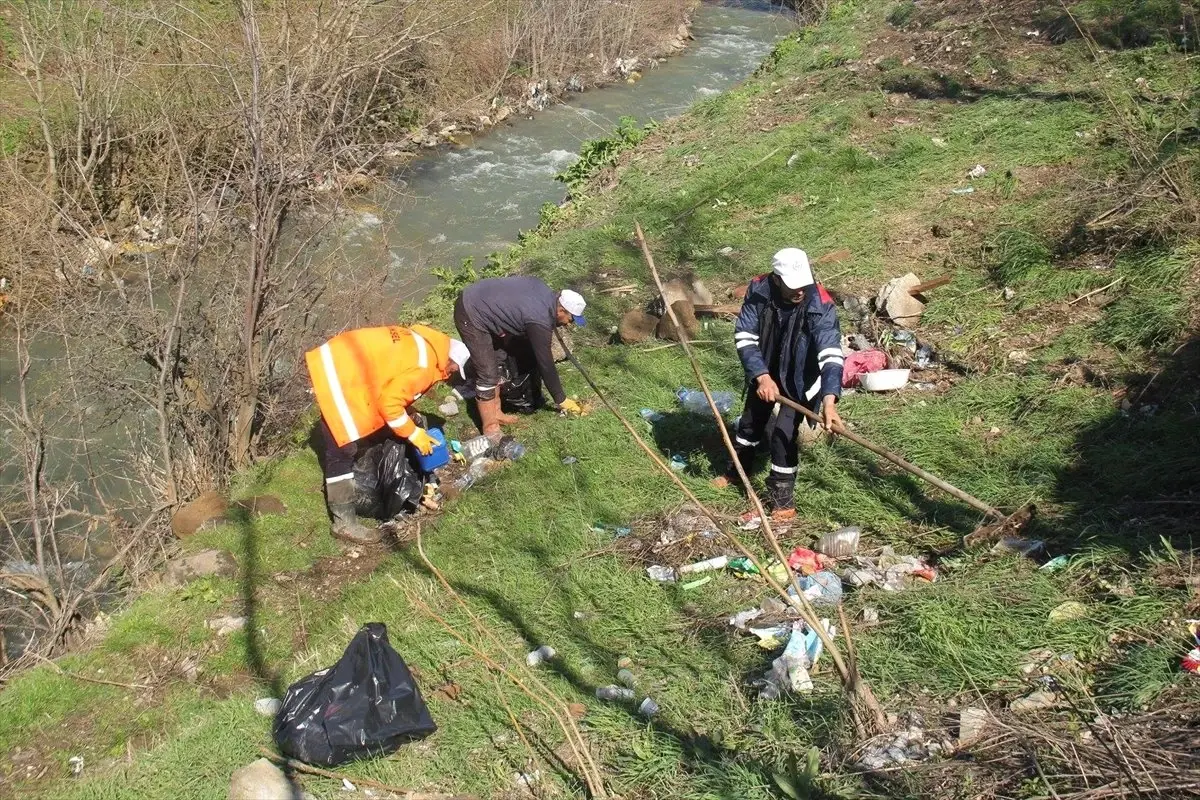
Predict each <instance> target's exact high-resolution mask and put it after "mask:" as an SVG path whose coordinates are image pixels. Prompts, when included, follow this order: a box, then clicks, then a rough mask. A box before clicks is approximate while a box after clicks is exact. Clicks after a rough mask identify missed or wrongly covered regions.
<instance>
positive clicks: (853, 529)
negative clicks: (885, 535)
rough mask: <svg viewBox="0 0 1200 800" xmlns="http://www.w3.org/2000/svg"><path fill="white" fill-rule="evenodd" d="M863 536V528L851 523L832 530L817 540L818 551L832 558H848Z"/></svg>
mask: <svg viewBox="0 0 1200 800" xmlns="http://www.w3.org/2000/svg"><path fill="white" fill-rule="evenodd" d="M861 536H862V528H860V527H858V526H857V525H849V526H847V527H845V528H838V529H837V530H836V531H830V532H829V533H827V534H825V535H824V536H822V537H821V538H820V539H818V540H817V552H819V553H823V554H825V555H827V556H830V557H831V558H848V557H849V556H852V555H854V551H855V550H857V549H858V540H859V537H861Z"/></svg>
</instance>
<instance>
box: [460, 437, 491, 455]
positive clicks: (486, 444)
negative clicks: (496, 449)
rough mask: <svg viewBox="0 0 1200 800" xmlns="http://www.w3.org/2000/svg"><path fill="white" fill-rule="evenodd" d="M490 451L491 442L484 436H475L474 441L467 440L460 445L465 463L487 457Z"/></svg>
mask: <svg viewBox="0 0 1200 800" xmlns="http://www.w3.org/2000/svg"><path fill="white" fill-rule="evenodd" d="M491 449H492V440H491V439H489V438H488V437H486V436H476V437H475V438H474V439H468V440H467V441H465V442H463V443H462V454H463V458H465V459H466V460H467V461H474V460H475V459H477V458H479V457H480V456H484V455H487V452H488V451H489V450H491Z"/></svg>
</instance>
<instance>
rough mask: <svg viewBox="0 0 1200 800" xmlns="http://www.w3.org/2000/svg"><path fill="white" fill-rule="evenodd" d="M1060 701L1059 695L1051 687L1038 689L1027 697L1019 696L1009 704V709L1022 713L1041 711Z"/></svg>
mask: <svg viewBox="0 0 1200 800" xmlns="http://www.w3.org/2000/svg"><path fill="white" fill-rule="evenodd" d="M1057 702H1058V695H1057V694H1055V693H1054V692H1052V691H1050V690H1049V689H1038V690H1036V691H1034V692H1032V693H1031V694H1028V695H1026V696H1025V697H1020V698H1017V699H1016V700H1013V701H1012V702H1011V703H1010V704H1009V706H1008V707H1009V709H1011V710H1012V711H1013V712H1014V713H1017V714H1022V713H1024V712H1026V711H1041V710H1043V709H1047V708H1053V707H1054V704H1055V703H1057Z"/></svg>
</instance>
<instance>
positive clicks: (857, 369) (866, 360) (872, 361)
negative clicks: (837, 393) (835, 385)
mask: <svg viewBox="0 0 1200 800" xmlns="http://www.w3.org/2000/svg"><path fill="white" fill-rule="evenodd" d="M885 367H887V353H885V352H883V351H882V350H859V351H857V352H854V353H851V354H850V355H848V356H846V363H845V366H843V368H842V387H843V388H846V389H849V388H850V387H852V386H857V385H858V379H859V376H861V375H863V374H864V373H867V372H878V371H879V370H881V369H884V368H885Z"/></svg>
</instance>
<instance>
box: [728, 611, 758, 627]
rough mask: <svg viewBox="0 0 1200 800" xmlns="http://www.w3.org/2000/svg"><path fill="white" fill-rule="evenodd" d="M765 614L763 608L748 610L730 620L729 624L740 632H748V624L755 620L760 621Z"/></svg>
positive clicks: (740, 612)
mask: <svg viewBox="0 0 1200 800" xmlns="http://www.w3.org/2000/svg"><path fill="white" fill-rule="evenodd" d="M762 614H763V612H762V609H761V608H748V609H746V610H745V611H739V612H737V613H736V614H734V615H733V616H732V617H730V618H729V624H730V625H732V626H733V627H735V628H737V629H738V630H740V631H744V630H746V624H747V623H748V622H750V621H751V620H753V619H758V618H759V617H761V616H762Z"/></svg>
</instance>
